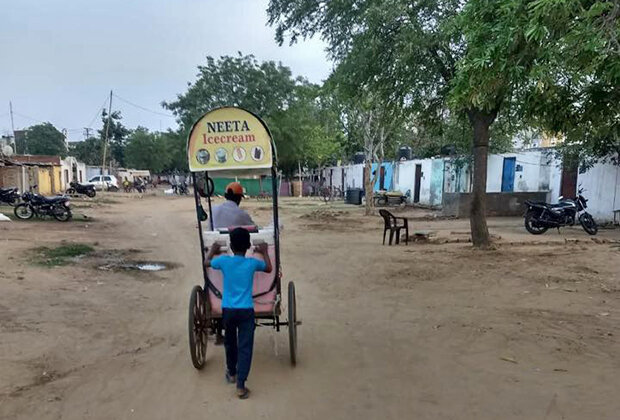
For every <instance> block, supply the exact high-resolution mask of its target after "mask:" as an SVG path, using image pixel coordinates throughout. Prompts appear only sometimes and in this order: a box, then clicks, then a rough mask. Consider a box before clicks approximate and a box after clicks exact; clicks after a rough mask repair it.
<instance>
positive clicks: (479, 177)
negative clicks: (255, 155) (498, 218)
mask: <svg viewBox="0 0 620 420" xmlns="http://www.w3.org/2000/svg"><path fill="white" fill-rule="evenodd" d="M543 3H544V4H547V5H550V6H549V7H553V6H552V4H555V3H559V2H557V1H552V0H537V1H525V0H503V1H501V2H497V1H491V0H469V1H466V2H463V1H461V0H427V1H411V0H385V1H381V2H377V1H372V0H333V1H330V2H318V1H315V0H295V1H293V0H270V4H269V8H268V14H269V16H270V24H272V25H275V26H276V39H277V41H278V42H280V43H282V42H283V41H284V38H285V36H290V39H291V42H294V41H295V40H296V39H298V38H299V37H305V36H313V35H314V34H316V33H320V34H321V35H322V37H323V38H324V39H325V40H326V41H327V42H328V44H329V49H328V51H329V53H330V56H331V57H332V58H333V59H334V60H336V61H337V62H339V63H340V64H339V68H341V69H344V70H343V71H344V72H345V73H346V74H347V83H348V84H349V85H351V86H354V87H357V88H358V89H367V90H369V91H371V92H375V94H379V95H382V96H384V97H387V98H389V97H390V96H391V95H393V94H394V92H395V90H396V92H397V93H400V94H402V95H403V96H404V97H405V98H406V101H407V103H408V105H409V107H410V109H411V111H412V112H415V114H416V119H417V120H418V121H420V122H422V123H423V124H428V125H431V124H432V123H433V121H436V122H438V123H439V124H442V123H443V121H445V119H444V118H443V116H445V115H446V113H448V112H450V113H452V115H454V116H458V118H467V121H468V123H469V125H470V129H471V131H472V142H471V144H472V146H473V160H474V180H473V193H472V207H471V216H470V225H471V232H472V240H473V243H474V245H475V246H477V247H488V245H489V234H488V228H487V224H486V200H485V198H486V174H487V168H486V167H487V156H488V150H489V144H490V140H491V134H492V130H491V125H492V124H493V123H494V122H495V120H496V119H497V117H498V115H500V111H502V112H504V113H507V114H509V115H523V114H524V113H525V111H526V110H527V107H528V105H529V104H528V101H526V100H525V98H527V97H528V96H532V95H534V96H535V95H536V93H535V89H536V88H537V79H538V78H539V77H540V73H541V72H539V73H536V70H544V69H545V65H543V66H541V65H540V64H539V61H541V58H542V59H544V58H545V57H547V55H548V54H549V48H550V46H549V45H548V43H545V42H542V41H541V39H537V38H536V37H535V36H533V34H536V33H537V31H542V33H545V29H540V28H546V26H545V24H544V23H543V24H542V25H539V27H538V29H537V28H535V27H534V28H533V26H532V20H533V19H536V8H537V7H538V6H537V4H538V5H540V4H543ZM561 3H572V4H571V5H572V6H574V5H575V4H576V3H580V4H586V3H592V2H586V1H578V0H573V1H567V2H561ZM595 3H610V2H595ZM596 13H599V14H600V10H597V11H596ZM596 13H595V14H596ZM571 19H572V17H569V18H567V19H565V22H569V23H570V22H572V20H571ZM616 31H617V29H616V27H614V31H613V34H616V33H617V32H616ZM543 38H544V36H543ZM611 39H613V37H611ZM586 48H587V47H586ZM569 54H570V52H569ZM543 61H544V62H547V65H548V60H543ZM616 86H617V85H616ZM560 103H561V102H560ZM557 106H558V101H555V100H549V101H547V102H545V103H544V104H543V106H542V108H544V109H545V110H549V109H553V108H555V107H557ZM616 115H617V114H616ZM461 116H462V117H461ZM608 118H609V117H608Z"/></svg>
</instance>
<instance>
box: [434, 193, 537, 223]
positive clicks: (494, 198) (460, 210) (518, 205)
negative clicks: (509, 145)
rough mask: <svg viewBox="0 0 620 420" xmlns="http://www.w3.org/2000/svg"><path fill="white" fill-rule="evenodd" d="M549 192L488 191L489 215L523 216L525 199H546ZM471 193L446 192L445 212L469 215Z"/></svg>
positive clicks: (443, 209) (458, 215)
mask: <svg viewBox="0 0 620 420" xmlns="http://www.w3.org/2000/svg"><path fill="white" fill-rule="evenodd" d="M546 196H547V193H546V192H544V191H540V192H503V193H502V192H500V193H487V216H521V215H523V212H524V211H525V205H524V203H525V201H526V200H533V201H544V199H545V197H546ZM470 209H471V193H445V194H444V195H443V208H442V211H443V214H444V215H446V216H455V217H469V211H470Z"/></svg>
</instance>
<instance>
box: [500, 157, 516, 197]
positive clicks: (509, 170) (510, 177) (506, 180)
mask: <svg viewBox="0 0 620 420" xmlns="http://www.w3.org/2000/svg"><path fill="white" fill-rule="evenodd" d="M516 163H517V158H514V157H511V158H504V169H503V171H502V192H512V191H514V189H515V166H516Z"/></svg>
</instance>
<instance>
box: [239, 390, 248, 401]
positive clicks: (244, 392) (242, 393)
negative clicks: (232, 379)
mask: <svg viewBox="0 0 620 420" xmlns="http://www.w3.org/2000/svg"><path fill="white" fill-rule="evenodd" d="M249 396H250V390H249V389H248V388H243V389H239V388H237V397H239V399H240V400H245V399H247V398H248V397H249Z"/></svg>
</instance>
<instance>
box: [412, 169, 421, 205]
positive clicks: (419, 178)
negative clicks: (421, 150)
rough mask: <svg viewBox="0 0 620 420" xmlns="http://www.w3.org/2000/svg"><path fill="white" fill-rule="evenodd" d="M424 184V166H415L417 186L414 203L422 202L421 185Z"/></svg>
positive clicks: (415, 186) (414, 190)
mask: <svg viewBox="0 0 620 420" xmlns="http://www.w3.org/2000/svg"><path fill="white" fill-rule="evenodd" d="M421 184H422V165H415V184H414V188H413V202H414V203H419V202H420V185H421Z"/></svg>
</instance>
